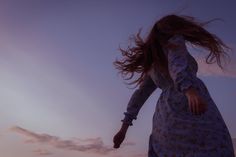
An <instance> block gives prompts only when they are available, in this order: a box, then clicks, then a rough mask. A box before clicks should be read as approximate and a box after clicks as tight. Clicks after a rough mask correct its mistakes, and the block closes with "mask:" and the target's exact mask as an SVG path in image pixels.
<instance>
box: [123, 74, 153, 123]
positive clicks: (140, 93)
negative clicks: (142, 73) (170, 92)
mask: <svg viewBox="0 0 236 157" xmlns="http://www.w3.org/2000/svg"><path fill="white" fill-rule="evenodd" d="M156 88H157V86H156V85H155V83H154V82H153V81H152V79H151V77H150V76H149V75H147V76H146V77H145V79H144V81H143V82H142V84H141V85H140V86H139V88H138V89H136V90H135V91H134V93H133V94H132V96H131V98H130V100H129V102H128V105H127V109H126V112H124V115H125V118H124V119H123V120H121V121H122V122H123V123H127V124H129V125H133V124H132V121H133V119H137V115H138V112H139V110H140V109H141V107H142V106H143V104H144V103H145V101H146V100H147V99H148V97H149V96H150V95H151V94H152V92H153V91H154V90H155V89H156Z"/></svg>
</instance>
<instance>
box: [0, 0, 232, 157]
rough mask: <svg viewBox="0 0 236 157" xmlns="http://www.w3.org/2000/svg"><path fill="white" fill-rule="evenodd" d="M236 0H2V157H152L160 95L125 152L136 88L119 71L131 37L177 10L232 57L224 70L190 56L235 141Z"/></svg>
mask: <svg viewBox="0 0 236 157" xmlns="http://www.w3.org/2000/svg"><path fill="white" fill-rule="evenodd" d="M235 5H236V1H235V0H228V1H223V0H214V1H213V0H208V1H205V0H198V1H195V0H172V1H165V0H120V1H115V0H100V1H95V0H93V1H92V0H20V1H19V0H0V34H1V35H0V73H1V77H0V87H1V88H0V152H1V157H23V156H24V157H38V156H49V157H64V156H67V157H78V156H79V157H97V156H99V157H134V156H135V157H145V156H147V149H148V138H149V135H150V133H151V123H152V116H153V113H154V108H155V105H156V101H157V99H158V97H159V95H160V93H161V90H160V89H157V90H156V91H155V92H154V93H153V94H152V95H151V96H150V98H149V99H148V100H147V101H146V103H145V104H144V106H143V107H142V109H141V111H140V113H139V115H138V118H137V120H136V121H134V125H133V126H131V127H130V128H129V130H128V132H127V135H126V139H125V141H124V143H123V144H122V146H121V148H120V149H113V148H112V147H113V142H112V138H113V136H114V135H115V133H116V132H117V131H118V129H119V128H120V126H121V119H123V117H124V115H123V112H125V110H126V106H127V103H128V101H129V98H130V96H131V95H132V93H133V92H134V89H129V88H127V86H126V85H125V84H124V81H123V80H122V78H121V76H120V75H118V74H117V70H116V69H115V68H114V66H113V64H112V63H113V61H114V60H115V59H116V58H119V57H120V52H119V50H118V49H119V46H121V47H123V48H125V47H126V46H127V45H128V43H129V37H130V36H131V35H133V34H135V33H137V31H138V30H139V29H140V28H142V34H141V35H142V36H143V37H145V35H147V33H148V31H149V30H150V28H151V27H152V25H153V24H154V22H155V21H157V20H158V19H159V18H161V17H162V16H164V15H167V14H171V13H177V14H179V15H190V16H194V17H196V18H197V19H198V20H201V21H206V20H210V19H213V18H221V19H222V20H221V21H215V22H213V23H211V24H209V25H208V26H207V29H208V30H209V31H211V32H212V33H214V34H216V35H217V36H219V37H220V38H221V39H222V40H223V41H224V42H225V43H226V44H228V45H229V46H230V47H231V48H232V51H231V53H230V56H231V62H230V63H229V64H227V65H226V67H227V69H226V71H225V72H223V71H221V70H220V69H219V68H218V67H217V66H216V65H215V64H213V65H207V64H205V63H204V57H205V56H206V54H207V52H201V51H197V50H193V49H191V47H189V50H190V53H192V55H193V56H194V57H195V58H196V60H197V62H198V64H199V71H198V77H199V78H200V79H202V80H203V82H204V83H205V84H206V86H207V88H208V90H209V92H210V94H211V96H212V98H213V100H214V101H215V103H216V104H217V107H218V109H219V110H220V112H221V114H222V116H223V118H224V120H225V123H226V125H227V127H228V129H229V131H230V134H231V136H232V138H234V142H235V143H236V140H235V138H236V123H235V121H234V120H235V118H236V116H235V111H236V105H235V102H236V55H235V49H236V38H235V36H236V31H235V28H236V21H235V17H234V16H235V14H236V11H235Z"/></svg>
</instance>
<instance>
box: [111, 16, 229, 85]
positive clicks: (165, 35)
mask: <svg viewBox="0 0 236 157" xmlns="http://www.w3.org/2000/svg"><path fill="white" fill-rule="evenodd" d="M211 21H213V20H210V21H207V22H197V21H196V20H195V18H194V17H191V16H178V15H174V14H171V15H167V16H164V17H162V18H161V19H160V20H158V21H157V22H156V23H155V24H154V26H153V27H152V29H151V31H150V33H149V35H148V36H147V38H146V39H142V38H141V36H140V33H141V30H139V31H138V33H137V34H136V35H134V36H133V38H132V41H134V44H135V45H134V46H128V48H127V49H122V48H120V49H119V50H120V51H121V54H122V56H123V58H122V59H120V60H115V61H114V65H115V67H116V69H118V70H119V72H120V73H121V74H122V76H123V78H124V79H125V80H131V79H132V78H133V77H134V75H135V74H139V77H138V78H137V79H135V80H133V81H132V82H130V83H128V84H129V85H132V84H136V86H138V85H140V84H141V83H142V81H143V79H144V77H145V75H146V74H147V72H148V71H149V70H150V68H151V67H152V66H156V67H157V69H158V70H159V71H160V72H161V73H163V74H165V75H168V76H169V73H168V61H167V58H166V57H165V55H164V52H163V50H162V46H161V45H163V43H165V42H167V40H168V39H169V38H170V37H172V36H173V35H175V34H181V35H182V36H183V37H184V38H185V40H186V41H189V42H190V43H191V44H192V45H193V46H199V47H202V48H203V49H206V50H207V51H208V52H209V54H208V56H207V57H206V63H207V64H212V63H215V62H217V65H218V66H219V67H220V68H221V69H223V66H222V58H224V59H225V57H226V56H228V54H227V53H226V51H227V50H229V49H230V48H229V47H228V46H227V45H226V44H225V43H224V42H223V41H222V40H221V39H220V38H219V37H217V36H216V35H215V34H212V33H210V32H208V31H207V30H206V29H205V28H204V26H205V25H206V24H208V23H210V22H211ZM136 86H135V87H136Z"/></svg>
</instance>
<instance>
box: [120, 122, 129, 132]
mask: <svg viewBox="0 0 236 157" xmlns="http://www.w3.org/2000/svg"><path fill="white" fill-rule="evenodd" d="M128 128H129V124H127V123H123V124H122V126H121V129H120V131H122V132H126V131H127V130H128Z"/></svg>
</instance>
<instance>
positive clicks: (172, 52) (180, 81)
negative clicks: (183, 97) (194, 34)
mask: <svg viewBox="0 0 236 157" xmlns="http://www.w3.org/2000/svg"><path fill="white" fill-rule="evenodd" d="M188 53H189V52H188V50H187V47H186V45H185V40H184V37H183V36H181V35H175V36H173V37H171V38H170V39H169V40H168V44H167V58H168V69H169V73H170V76H171V78H172V80H173V82H174V84H175V87H176V89H177V90H178V91H179V92H183V93H184V92H185V91H186V90H187V89H188V88H189V87H195V83H194V81H195V80H196V75H195V74H194V73H193V72H191V71H190V70H189V67H188V66H189V62H188V58H187V55H189V54H188Z"/></svg>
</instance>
